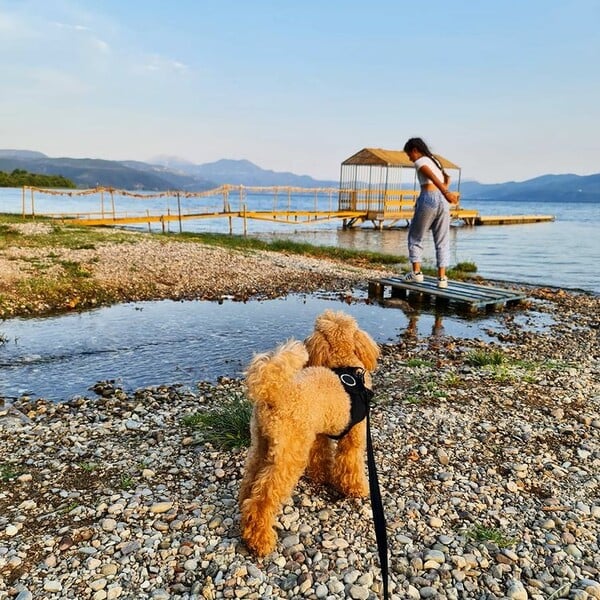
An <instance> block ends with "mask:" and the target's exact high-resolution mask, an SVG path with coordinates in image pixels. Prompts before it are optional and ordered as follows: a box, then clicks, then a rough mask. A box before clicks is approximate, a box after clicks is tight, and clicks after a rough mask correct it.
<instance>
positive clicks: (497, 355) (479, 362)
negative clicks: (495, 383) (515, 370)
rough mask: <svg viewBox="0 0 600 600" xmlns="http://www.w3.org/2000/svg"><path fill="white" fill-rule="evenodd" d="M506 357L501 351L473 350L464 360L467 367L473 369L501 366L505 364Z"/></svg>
mask: <svg viewBox="0 0 600 600" xmlns="http://www.w3.org/2000/svg"><path fill="white" fill-rule="evenodd" d="M505 360H506V356H505V355H504V352H502V351H501V350H473V351H472V352H469V353H468V354H467V356H466V358H465V362H466V363H467V364H468V365H472V366H475V367H484V366H486V365H501V364H503V363H504V362H505Z"/></svg>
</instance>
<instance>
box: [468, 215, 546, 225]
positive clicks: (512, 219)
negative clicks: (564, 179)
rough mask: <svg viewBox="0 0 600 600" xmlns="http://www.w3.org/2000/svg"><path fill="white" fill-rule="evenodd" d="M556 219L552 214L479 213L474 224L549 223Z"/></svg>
mask: <svg viewBox="0 0 600 600" xmlns="http://www.w3.org/2000/svg"><path fill="white" fill-rule="evenodd" d="M549 221H554V217H553V216H552V215H488V216H483V215H479V214H478V215H477V216H476V217H475V221H474V225H521V224H523V223H547V222H549Z"/></svg>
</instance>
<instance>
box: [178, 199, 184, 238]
mask: <svg viewBox="0 0 600 600" xmlns="http://www.w3.org/2000/svg"><path fill="white" fill-rule="evenodd" d="M177 214H178V215H179V233H181V232H182V231H183V227H182V225H181V198H180V197H179V192H177Z"/></svg>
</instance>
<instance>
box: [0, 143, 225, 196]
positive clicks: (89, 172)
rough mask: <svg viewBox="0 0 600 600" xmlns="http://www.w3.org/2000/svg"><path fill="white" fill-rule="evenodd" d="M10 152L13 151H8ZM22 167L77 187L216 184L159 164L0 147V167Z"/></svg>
mask: <svg viewBox="0 0 600 600" xmlns="http://www.w3.org/2000/svg"><path fill="white" fill-rule="evenodd" d="M11 153H12V154H11ZM14 169H23V170H25V171H29V172H30V173H40V174H43V175H62V176H63V177H66V178H67V179H70V180H71V181H73V182H75V184H76V185H77V187H79V188H93V187H97V186H105V187H114V188H118V189H125V190H153V191H164V190H185V191H202V190H207V189H210V188H213V187H216V184H215V183H214V182H212V181H207V180H205V179H202V178H201V177H193V176H190V175H185V174H180V173H176V172H174V171H171V170H169V169H166V168H165V167H162V166H160V165H150V164H146V163H143V162H135V161H114V160H100V159H92V158H50V157H48V156H46V155H44V154H42V153H40V152H34V153H30V152H28V151H23V150H15V151H11V150H0V171H5V172H9V173H10V172H12V171H13V170H14Z"/></svg>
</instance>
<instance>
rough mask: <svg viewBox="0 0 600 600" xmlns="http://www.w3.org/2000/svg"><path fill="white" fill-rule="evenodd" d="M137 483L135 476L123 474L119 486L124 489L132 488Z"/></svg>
mask: <svg viewBox="0 0 600 600" xmlns="http://www.w3.org/2000/svg"><path fill="white" fill-rule="evenodd" d="M134 485H135V482H134V480H133V477H131V475H126V474H123V475H121V478H120V479H119V487H120V488H121V489H122V490H130V489H131V488H132V487H133V486H134Z"/></svg>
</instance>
